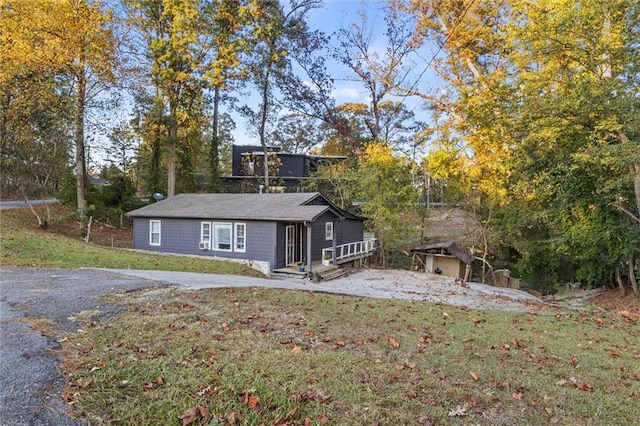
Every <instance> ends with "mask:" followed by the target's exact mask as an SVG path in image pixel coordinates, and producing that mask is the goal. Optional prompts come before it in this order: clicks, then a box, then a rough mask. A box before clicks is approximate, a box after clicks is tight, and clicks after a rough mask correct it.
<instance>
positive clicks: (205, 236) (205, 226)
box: [200, 222, 211, 247]
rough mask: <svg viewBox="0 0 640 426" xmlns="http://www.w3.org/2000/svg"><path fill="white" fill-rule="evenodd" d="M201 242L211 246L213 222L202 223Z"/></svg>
mask: <svg viewBox="0 0 640 426" xmlns="http://www.w3.org/2000/svg"><path fill="white" fill-rule="evenodd" d="M200 242H201V243H206V244H207V247H211V222H202V223H200Z"/></svg>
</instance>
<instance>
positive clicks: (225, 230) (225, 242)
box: [212, 222, 231, 251]
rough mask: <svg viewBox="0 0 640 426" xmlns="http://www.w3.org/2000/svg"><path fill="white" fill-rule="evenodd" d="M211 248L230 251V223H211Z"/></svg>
mask: <svg viewBox="0 0 640 426" xmlns="http://www.w3.org/2000/svg"><path fill="white" fill-rule="evenodd" d="M212 249H213V250H221V251H231V224H230V223H215V222H214V223H213V247H212Z"/></svg>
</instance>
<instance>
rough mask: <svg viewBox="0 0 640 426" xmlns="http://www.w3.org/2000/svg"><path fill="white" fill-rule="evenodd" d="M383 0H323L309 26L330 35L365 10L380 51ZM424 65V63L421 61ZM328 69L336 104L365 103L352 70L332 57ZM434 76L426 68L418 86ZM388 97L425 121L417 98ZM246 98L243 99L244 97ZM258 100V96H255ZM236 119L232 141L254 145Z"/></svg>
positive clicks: (361, 86) (357, 19) (383, 41)
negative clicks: (400, 101) (333, 86)
mask: <svg viewBox="0 0 640 426" xmlns="http://www.w3.org/2000/svg"><path fill="white" fill-rule="evenodd" d="M385 4H386V1H380V0H362V1H361V0H325V2H324V6H323V7H321V8H318V9H314V10H312V11H311V12H310V14H309V21H308V22H309V26H310V28H311V29H319V30H322V31H323V32H325V33H326V34H329V35H331V34H332V33H333V32H335V31H337V30H338V29H340V28H347V27H349V26H350V25H351V24H352V23H354V22H356V23H360V22H361V17H360V14H359V11H361V10H362V11H364V12H365V13H366V15H367V19H368V24H369V26H370V27H371V28H372V29H373V30H372V35H373V45H374V46H376V45H378V46H379V49H380V51H383V50H384V48H385V39H384V34H383V33H384V30H385V22H384V17H383V13H382V8H383V7H384V6H385ZM333 39H334V40H332V43H333V44H335V37H333ZM420 66H421V67H424V66H425V64H424V63H423V64H420ZM328 69H329V72H330V73H331V75H332V77H333V78H334V84H335V91H334V97H335V99H336V102H337V103H338V104H342V103H345V102H363V103H368V102H369V97H368V92H367V90H366V89H365V87H364V86H363V85H362V83H360V82H358V81H353V80H354V77H355V76H354V74H353V73H352V72H351V71H350V70H349V69H348V68H347V67H345V66H344V65H341V64H338V63H336V62H334V61H329V68H328ZM429 78H431V79H433V75H432V74H431V73H429V72H427V73H425V75H424V76H423V78H422V79H421V82H420V83H421V87H430V86H427V85H428V84H430V83H429V82H428V81H427V79H429ZM389 99H391V100H395V101H399V100H402V101H403V102H404V103H405V105H406V106H407V107H408V109H410V110H413V112H414V113H415V114H416V117H417V118H418V119H421V120H423V121H427V118H428V117H427V114H426V112H425V111H424V109H423V108H422V106H421V102H420V101H419V100H418V99H411V98H406V99H401V98H396V99H393V98H389ZM243 101H244V102H246V100H243ZM256 102H258V100H256ZM234 119H235V120H236V131H235V132H234V133H233V135H234V138H235V142H234V143H235V144H237V145H245V144H246V145H257V144H259V142H258V140H257V139H256V138H255V137H254V136H252V135H250V134H247V133H248V132H245V127H246V123H245V122H244V120H243V119H242V118H241V117H237V116H235V115H234Z"/></svg>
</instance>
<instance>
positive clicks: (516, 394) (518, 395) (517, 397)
mask: <svg viewBox="0 0 640 426" xmlns="http://www.w3.org/2000/svg"><path fill="white" fill-rule="evenodd" d="M511 396H512V397H513V399H515V400H516V401H520V400H521V399H522V396H523V395H522V392H514V393H513V395H511Z"/></svg>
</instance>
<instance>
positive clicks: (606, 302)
mask: <svg viewBox="0 0 640 426" xmlns="http://www.w3.org/2000/svg"><path fill="white" fill-rule="evenodd" d="M591 304H593V305H594V306H597V307H599V308H602V309H605V310H607V311H612V312H617V311H628V312H630V313H632V314H634V315H636V316H640V297H638V296H636V295H634V294H633V293H632V291H631V289H629V290H627V295H626V296H625V297H622V296H621V295H620V290H618V289H612V290H608V291H606V292H604V293H602V294H601V295H598V296H596V297H594V298H593V299H591Z"/></svg>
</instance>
